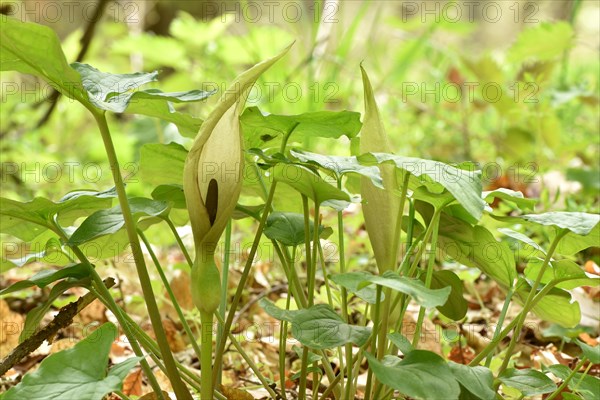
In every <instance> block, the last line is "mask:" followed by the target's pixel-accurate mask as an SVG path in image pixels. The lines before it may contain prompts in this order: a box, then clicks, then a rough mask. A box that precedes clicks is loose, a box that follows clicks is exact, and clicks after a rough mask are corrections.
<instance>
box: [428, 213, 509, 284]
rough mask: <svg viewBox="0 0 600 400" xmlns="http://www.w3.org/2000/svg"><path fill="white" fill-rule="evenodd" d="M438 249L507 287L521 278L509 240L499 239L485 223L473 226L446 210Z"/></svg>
mask: <svg viewBox="0 0 600 400" xmlns="http://www.w3.org/2000/svg"><path fill="white" fill-rule="evenodd" d="M438 248H439V249H441V250H442V251H443V252H444V253H445V254H446V255H447V256H449V257H451V258H452V259H454V260H456V261H458V262H459V263H461V264H463V265H466V266H468V267H475V268H479V269H480V270H481V271H482V272H483V273H484V274H486V275H487V276H489V277H490V278H492V279H494V280H495V281H496V282H498V283H500V284H501V285H502V286H503V287H504V288H509V287H511V286H512V284H513V281H514V280H515V279H516V277H517V268H516V265H515V259H514V256H513V253H512V252H511V251H510V248H509V247H508V245H507V244H506V243H503V242H498V241H497V240H496V238H495V237H494V236H493V235H492V233H491V232H490V231H488V230H487V229H486V228H484V227H482V226H478V225H477V226H474V227H473V226H471V225H469V224H467V223H466V222H464V221H461V220H459V219H457V218H453V217H450V216H448V215H446V214H444V213H442V216H441V220H440V230H439V238H438Z"/></svg>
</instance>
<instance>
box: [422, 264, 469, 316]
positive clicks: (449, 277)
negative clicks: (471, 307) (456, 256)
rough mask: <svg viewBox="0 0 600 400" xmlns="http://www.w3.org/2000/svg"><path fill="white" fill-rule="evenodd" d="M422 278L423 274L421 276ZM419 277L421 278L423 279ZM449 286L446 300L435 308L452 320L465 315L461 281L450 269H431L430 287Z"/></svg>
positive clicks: (465, 305)
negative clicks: (449, 290) (449, 289)
mask: <svg viewBox="0 0 600 400" xmlns="http://www.w3.org/2000/svg"><path fill="white" fill-rule="evenodd" d="M423 279H424V276H423ZM423 279H421V280H423ZM446 287H450V288H451V292H450V295H449V296H448V300H447V301H446V303H444V305H442V306H438V307H437V309H438V311H439V312H441V313H442V314H443V315H444V316H446V317H448V318H450V319H451V320H453V321H458V320H461V319H462V318H464V316H465V315H467V309H468V303H467V301H466V300H465V298H464V297H463V283H462V281H461V280H460V278H459V277H458V276H457V275H456V274H455V273H454V272H452V271H448V270H441V271H433V275H432V280H431V286H430V288H431V289H443V288H446Z"/></svg>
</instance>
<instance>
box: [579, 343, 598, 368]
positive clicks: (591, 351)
mask: <svg viewBox="0 0 600 400" xmlns="http://www.w3.org/2000/svg"><path fill="white" fill-rule="evenodd" d="M576 342H577V345H578V346H579V347H581V350H582V351H583V355H585V356H586V357H587V358H588V360H590V362H591V363H592V364H600V345H598V344H597V345H595V346H594V347H592V346H590V345H588V344H586V343H583V342H582V341H581V340H577V341H576Z"/></svg>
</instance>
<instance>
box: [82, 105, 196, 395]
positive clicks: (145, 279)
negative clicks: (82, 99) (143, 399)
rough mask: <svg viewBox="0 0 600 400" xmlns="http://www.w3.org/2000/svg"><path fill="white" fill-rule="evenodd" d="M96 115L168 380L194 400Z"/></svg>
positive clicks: (114, 160) (113, 155)
mask: <svg viewBox="0 0 600 400" xmlns="http://www.w3.org/2000/svg"><path fill="white" fill-rule="evenodd" d="M92 114H93V115H94V118H95V119H96V122H97V124H98V128H99V129H100V134H101V135H102V140H103V142H104V148H105V150H106V155H107V157H108V161H109V163H110V167H111V171H112V175H113V180H114V183H115V188H116V191H117V197H118V199H119V205H120V206H121V211H122V213H123V220H124V222H125V229H126V231H127V237H128V239H129V243H130V244H131V251H132V253H133V258H134V260H135V267H136V270H137V274H138V278H139V280H140V286H141V288H142V293H143V295H144V301H145V302H146V308H147V309H148V314H149V316H150V321H151V323H152V328H153V330H154V334H155V336H156V341H157V343H158V347H159V348H160V352H161V355H162V357H163V360H164V363H165V367H166V368H167V376H168V378H169V381H171V385H172V386H173V391H174V392H175V395H176V396H177V398H178V399H182V400H192V396H191V395H190V392H189V391H188V389H187V388H186V386H185V384H184V383H183V382H182V380H181V377H180V376H179V373H178V371H177V367H176V365H175V359H174V358H173V354H172V353H171V349H170V348H169V342H168V341H167V336H166V334H165V331H164V328H163V325H162V318H161V316H160V311H159V310H158V305H157V304H156V299H155V296H154V291H153V290H152V282H151V281H150V275H148V270H147V269H146V262H145V260H144V255H143V254H142V249H141V246H140V241H139V238H138V235H137V230H136V226H135V220H134V219H133V215H132V213H131V208H130V207H129V202H128V201H127V193H126V192H125V185H124V184H123V178H122V177H121V172H120V171H121V169H120V167H119V161H118V159H117V154H116V152H115V147H114V145H113V142H112V138H111V135H110V130H109V129H108V124H107V122H106V115H105V113H104V112H99V111H92Z"/></svg>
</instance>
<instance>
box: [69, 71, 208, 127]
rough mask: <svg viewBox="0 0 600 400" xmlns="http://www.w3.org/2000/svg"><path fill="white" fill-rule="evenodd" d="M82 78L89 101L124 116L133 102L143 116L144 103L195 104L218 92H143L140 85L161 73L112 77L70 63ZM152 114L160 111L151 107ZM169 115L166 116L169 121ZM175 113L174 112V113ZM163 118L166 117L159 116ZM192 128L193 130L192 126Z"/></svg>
mask: <svg viewBox="0 0 600 400" xmlns="http://www.w3.org/2000/svg"><path fill="white" fill-rule="evenodd" d="M71 66H72V67H73V69H75V70H76V71H77V72H78V73H79V74H80V75H81V81H82V83H83V87H84V88H85V90H86V91H87V92H88V97H89V100H90V102H91V103H92V104H93V105H94V106H96V107H98V108H99V109H101V110H107V111H112V112H116V113H123V112H126V111H129V110H128V106H129V104H130V103H135V104H136V108H135V109H136V110H137V111H141V114H145V113H144V108H145V104H146V103H147V102H148V103H150V104H152V103H153V102H156V101H159V102H162V103H164V104H165V105H167V106H168V102H177V103H181V102H192V101H199V100H203V99H205V98H207V97H209V96H210V95H212V94H214V93H215V91H211V92H205V91H202V90H189V91H185V92H173V93H164V92H162V91H160V90H158V89H145V90H140V86H143V85H146V84H148V83H150V82H154V81H156V80H157V79H156V77H157V76H158V72H156V71H155V72H149V73H145V72H137V73H133V74H110V73H107V72H101V71H99V70H98V69H96V68H94V67H92V66H91V65H88V64H82V63H77V62H76V63H73V64H71ZM150 108H151V109H152V113H156V111H157V110H158V109H157V108H156V107H150ZM167 111H168V113H167V114H165V116H166V117H167V118H163V119H166V120H168V114H170V113H171V112H170V110H169V108H167ZM173 112H174V111H173ZM160 117H161V118H162V117H163V116H162V115H160ZM190 128H191V127H190Z"/></svg>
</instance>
